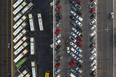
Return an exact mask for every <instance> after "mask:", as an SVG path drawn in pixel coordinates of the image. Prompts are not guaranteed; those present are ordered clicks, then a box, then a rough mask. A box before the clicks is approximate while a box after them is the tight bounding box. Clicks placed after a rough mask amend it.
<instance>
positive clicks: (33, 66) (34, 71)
mask: <svg viewBox="0 0 116 77" xmlns="http://www.w3.org/2000/svg"><path fill="white" fill-rule="evenodd" d="M31 67H32V77H36V65H35V61H31Z"/></svg>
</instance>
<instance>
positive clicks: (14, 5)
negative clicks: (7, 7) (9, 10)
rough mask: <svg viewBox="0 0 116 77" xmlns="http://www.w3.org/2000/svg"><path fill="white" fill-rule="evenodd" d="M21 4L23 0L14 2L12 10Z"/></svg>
mask: <svg viewBox="0 0 116 77" xmlns="http://www.w3.org/2000/svg"><path fill="white" fill-rule="evenodd" d="M22 2H23V0H18V1H17V2H15V3H14V4H13V8H14V9H15V8H16V7H17V6H19V4H21V3H22Z"/></svg>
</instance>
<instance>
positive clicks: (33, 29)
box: [28, 14, 35, 31]
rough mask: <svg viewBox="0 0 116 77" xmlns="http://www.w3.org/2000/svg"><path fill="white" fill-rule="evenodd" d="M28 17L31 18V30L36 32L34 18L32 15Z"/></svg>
mask: <svg viewBox="0 0 116 77" xmlns="http://www.w3.org/2000/svg"><path fill="white" fill-rule="evenodd" d="M28 16H29V24H30V30H31V31H35V28H34V22H33V16H32V14H28Z"/></svg>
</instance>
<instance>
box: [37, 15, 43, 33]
mask: <svg viewBox="0 0 116 77" xmlns="http://www.w3.org/2000/svg"><path fill="white" fill-rule="evenodd" d="M37 17H38V23H39V29H40V31H44V28H43V21H42V16H41V13H38V14H37Z"/></svg>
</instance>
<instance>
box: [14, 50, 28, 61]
mask: <svg viewBox="0 0 116 77" xmlns="http://www.w3.org/2000/svg"><path fill="white" fill-rule="evenodd" d="M27 52H28V50H27V49H25V50H24V51H23V52H22V53H20V54H19V55H18V56H17V57H16V58H15V59H14V63H17V62H18V61H19V60H20V59H21V58H22V57H23V56H24V55H25V54H26V53H27Z"/></svg>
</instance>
